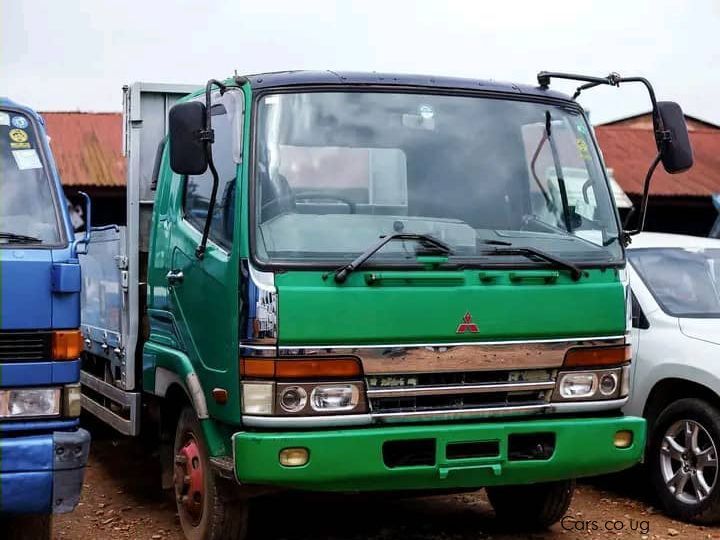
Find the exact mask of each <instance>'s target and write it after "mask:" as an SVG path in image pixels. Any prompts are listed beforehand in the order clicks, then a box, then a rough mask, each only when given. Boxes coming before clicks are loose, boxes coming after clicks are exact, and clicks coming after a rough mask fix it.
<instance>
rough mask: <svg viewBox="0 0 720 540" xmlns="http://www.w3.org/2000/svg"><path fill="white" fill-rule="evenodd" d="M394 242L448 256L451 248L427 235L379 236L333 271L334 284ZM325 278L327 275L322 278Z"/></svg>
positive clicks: (340, 281)
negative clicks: (415, 244) (415, 243)
mask: <svg viewBox="0 0 720 540" xmlns="http://www.w3.org/2000/svg"><path fill="white" fill-rule="evenodd" d="M396 240H416V241H418V242H420V243H421V244H423V247H424V248H425V249H426V250H427V251H435V252H439V253H442V254H443V255H450V254H451V253H452V248H451V247H450V246H449V245H447V244H446V243H445V242H443V241H441V240H438V239H437V238H434V237H432V236H430V235H429V234H416V233H393V234H388V235H386V236H381V237H380V239H379V240H378V241H377V242H375V243H374V244H373V245H371V246H370V247H369V248H367V249H366V250H365V251H363V252H362V253H361V254H360V255H358V256H357V258H356V259H355V260H353V261H352V262H349V263H348V264H345V265H343V266H341V267H340V268H338V269H337V270H335V283H344V282H345V280H346V279H347V277H348V276H349V275H350V274H351V273H352V272H353V271H354V270H355V269H356V268H358V267H359V266H361V265H362V264H364V263H365V261H367V260H368V259H369V258H370V257H372V256H373V255H375V253H377V252H378V251H380V250H381V249H382V247H383V246H385V245H386V244H389V243H390V242H394V241H396ZM324 277H327V274H326V275H325V276H324Z"/></svg>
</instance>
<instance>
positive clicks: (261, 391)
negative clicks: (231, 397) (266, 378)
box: [242, 382, 275, 414]
mask: <svg viewBox="0 0 720 540" xmlns="http://www.w3.org/2000/svg"><path fill="white" fill-rule="evenodd" d="M274 393H275V388H274V384H273V383H251V382H246V383H243V385H242V410H243V413H244V414H272V412H273V396H274Z"/></svg>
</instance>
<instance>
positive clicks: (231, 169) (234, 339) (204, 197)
mask: <svg viewBox="0 0 720 540" xmlns="http://www.w3.org/2000/svg"><path fill="white" fill-rule="evenodd" d="M228 108H230V107H228ZM211 114H212V123H213V128H214V130H215V143H214V144H213V159H214V162H215V166H216V168H217V171H218V174H219V186H218V191H217V202H216V204H215V208H214V210H213V211H212V214H211V217H210V219H211V227H210V234H209V239H208V245H207V250H206V252H205V254H204V257H203V258H198V257H197V256H196V253H195V250H196V248H197V246H198V245H199V243H200V240H201V237H202V230H203V227H204V226H205V220H206V219H207V216H208V206H209V200H210V194H211V192H212V185H213V179H212V175H211V173H210V171H209V170H208V171H206V172H205V173H204V174H202V175H199V176H188V177H185V178H183V179H182V180H181V181H182V186H181V188H180V189H179V190H177V192H176V193H177V194H176V199H177V200H176V201H175V204H174V210H173V213H174V214H175V215H174V219H172V223H171V234H170V246H171V256H170V268H169V271H168V274H167V279H168V285H169V288H170V304H171V305H170V309H171V310H172V311H173V314H174V316H175V320H176V321H177V323H178V326H179V330H180V332H181V334H183V336H182V337H183V340H184V342H185V346H186V348H187V351H188V354H189V355H190V358H191V360H192V361H193V362H194V363H195V365H196V367H197V368H200V369H199V372H200V373H199V374H201V373H202V372H203V371H204V372H205V376H206V377H208V376H210V377H219V376H220V374H222V373H224V372H225V371H226V370H227V367H228V366H229V365H230V364H229V362H236V361H237V343H238V336H237V334H238V322H237V320H238V295H237V290H238V289H237V282H238V263H237V257H236V256H233V244H234V243H235V239H234V238H233V236H234V235H233V228H234V222H235V211H236V200H237V199H238V198H237V197H236V196H235V192H236V189H237V185H238V182H237V178H238V177H239V171H240V167H239V163H238V157H237V155H235V156H234V154H237V152H233V140H234V134H233V129H237V126H238V122H237V120H238V119H237V118H235V117H234V114H233V112H232V110H231V111H228V110H227V109H226V105H225V104H223V103H221V102H217V103H215V104H214V105H213V106H212V108H211ZM239 125H240V126H241V125H242V123H241V122H240V123H239ZM213 374H214V375H213ZM201 378H203V377H202V375H201ZM203 382H204V383H205V384H206V385H207V384H208V382H210V381H207V379H205V381H203ZM220 382H221V380H220V379H218V383H220Z"/></svg>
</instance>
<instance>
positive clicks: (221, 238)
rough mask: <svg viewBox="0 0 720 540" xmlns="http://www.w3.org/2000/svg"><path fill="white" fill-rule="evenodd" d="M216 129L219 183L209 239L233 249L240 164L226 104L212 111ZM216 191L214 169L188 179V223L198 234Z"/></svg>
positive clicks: (186, 200) (186, 204) (184, 203)
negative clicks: (214, 188) (213, 191)
mask: <svg viewBox="0 0 720 540" xmlns="http://www.w3.org/2000/svg"><path fill="white" fill-rule="evenodd" d="M212 127H213V129H214V130H215V143H214V144H213V146H212V151H213V162H214V163H215V168H216V169H217V172H218V177H219V183H218V190H217V196H216V201H215V208H214V210H213V213H212V217H211V222H210V234H209V237H210V239H211V240H212V241H214V242H215V243H217V244H219V245H220V246H222V247H224V248H230V247H231V246H232V241H233V227H234V209H235V191H236V186H237V171H238V164H237V163H236V162H235V160H234V159H233V150H232V129H231V121H230V117H229V115H228V114H227V111H226V110H225V106H224V105H222V104H217V105H214V106H213V107H212ZM212 187H213V177H212V173H211V172H210V168H208V170H206V171H205V172H204V173H203V174H201V175H199V176H189V177H187V181H186V182H185V193H184V197H183V210H184V213H185V219H186V220H187V221H188V222H189V223H191V224H192V225H193V226H194V227H195V228H196V229H197V230H198V231H202V230H203V227H205V220H206V219H207V214H208V207H209V205H210V196H211V194H212Z"/></svg>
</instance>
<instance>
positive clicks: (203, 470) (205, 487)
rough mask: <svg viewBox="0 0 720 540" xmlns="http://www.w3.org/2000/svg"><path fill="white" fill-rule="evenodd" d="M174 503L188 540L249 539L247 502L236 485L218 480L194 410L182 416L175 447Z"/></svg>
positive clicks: (187, 408) (189, 410) (188, 408)
mask: <svg viewBox="0 0 720 540" xmlns="http://www.w3.org/2000/svg"><path fill="white" fill-rule="evenodd" d="M173 456H174V472H173V484H174V486H175V500H176V502H177V509H178V516H179V517H180V525H181V526H182V529H183V533H184V534H185V537H186V538H187V539H188V540H242V539H244V538H245V537H246V536H247V514H248V511H247V503H246V502H245V501H243V500H241V499H240V498H238V497H237V496H236V494H235V492H236V489H235V488H236V486H234V485H233V484H232V483H230V482H228V481H226V480H225V479H223V478H219V477H217V476H216V475H215V474H214V472H213V471H212V469H211V467H210V459H209V454H208V451H207V446H206V445H205V439H204V438H203V434H202V430H201V428H200V421H199V420H198V418H197V416H196V415H195V411H194V410H193V409H192V408H190V407H186V408H185V409H183V411H182V412H181V413H180V418H179V419H178V423H177V429H176V431H175V445H174V447H173Z"/></svg>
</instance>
